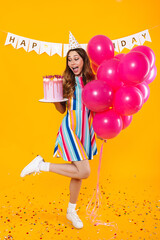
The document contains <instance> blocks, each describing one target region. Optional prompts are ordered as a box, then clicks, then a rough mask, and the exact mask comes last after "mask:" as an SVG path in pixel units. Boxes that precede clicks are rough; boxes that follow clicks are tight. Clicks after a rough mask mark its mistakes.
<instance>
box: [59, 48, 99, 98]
mask: <svg viewBox="0 0 160 240" xmlns="http://www.w3.org/2000/svg"><path fill="white" fill-rule="evenodd" d="M71 51H76V52H77V53H78V54H79V55H80V56H81V58H82V59H83V68H82V78H83V84H84V85H86V84H87V83H88V82H90V81H92V80H94V79H95V75H94V73H93V71H92V69H91V66H90V61H89V58H88V55H87V53H86V51H85V50H84V49H83V48H74V49H70V50H69V51H68V53H67V56H66V69H65V70H64V72H63V78H64V84H63V96H64V97H67V98H69V97H71V96H73V93H74V90H75V85H76V81H75V75H74V73H73V72H72V70H71V69H70V67H69V66H68V55H69V53H70V52H71Z"/></svg>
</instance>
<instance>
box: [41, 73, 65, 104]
mask: <svg viewBox="0 0 160 240" xmlns="http://www.w3.org/2000/svg"><path fill="white" fill-rule="evenodd" d="M43 90H44V100H47V101H54V100H56V101H57V100H62V99H63V77H62V76H61V75H49V76H45V77H43Z"/></svg>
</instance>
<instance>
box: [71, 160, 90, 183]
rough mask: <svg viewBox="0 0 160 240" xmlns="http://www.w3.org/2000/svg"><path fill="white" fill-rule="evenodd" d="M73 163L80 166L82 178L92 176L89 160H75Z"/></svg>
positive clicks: (79, 170) (80, 176)
mask: <svg viewBox="0 0 160 240" xmlns="http://www.w3.org/2000/svg"><path fill="white" fill-rule="evenodd" d="M73 164H74V165H76V167H77V168H78V172H79V178H80V179H86V178H88V177H89V176H90V173H91V170H90V165H89V161H88V160H83V161H78V162H73Z"/></svg>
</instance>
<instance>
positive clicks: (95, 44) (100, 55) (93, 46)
mask: <svg viewBox="0 0 160 240" xmlns="http://www.w3.org/2000/svg"><path fill="white" fill-rule="evenodd" d="M87 52H88V55H89V57H90V59H91V60H92V62H93V63H95V64H97V65H100V64H101V63H102V62H103V61H104V60H107V59H110V58H112V57H114V46H113V43H112V41H111V40H110V39H109V38H108V37H107V36H104V35H96V36H94V37H93V38H91V39H90V41H89V43H88V45H87Z"/></svg>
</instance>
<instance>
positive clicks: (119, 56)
mask: <svg viewBox="0 0 160 240" xmlns="http://www.w3.org/2000/svg"><path fill="white" fill-rule="evenodd" d="M124 56H125V53H119V54H117V55H115V56H114V58H116V59H119V60H121V59H122V58H123V57H124Z"/></svg>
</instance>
